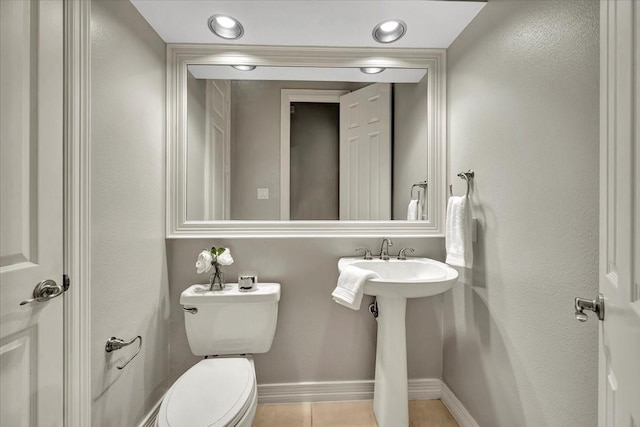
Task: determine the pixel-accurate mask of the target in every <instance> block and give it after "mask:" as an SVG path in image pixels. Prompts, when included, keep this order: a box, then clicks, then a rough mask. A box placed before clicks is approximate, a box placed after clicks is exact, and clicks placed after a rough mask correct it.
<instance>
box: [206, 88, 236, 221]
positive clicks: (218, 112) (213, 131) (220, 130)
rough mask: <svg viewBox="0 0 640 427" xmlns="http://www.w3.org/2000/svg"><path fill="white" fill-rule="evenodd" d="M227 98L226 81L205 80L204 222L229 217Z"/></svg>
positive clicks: (228, 102)
mask: <svg viewBox="0 0 640 427" xmlns="http://www.w3.org/2000/svg"><path fill="white" fill-rule="evenodd" d="M230 98H231V85H230V82H229V80H207V144H206V148H205V168H204V171H205V196H204V201H205V202H204V209H205V218H204V219H205V220H216V219H217V220H220V219H229V216H230V214H229V210H230V207H229V189H230V171H231V164H230V158H231V153H230V152H229V150H230V143H229V141H230V128H231V112H230V107H229V105H230V101H231V100H230Z"/></svg>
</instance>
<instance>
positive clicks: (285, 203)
mask: <svg viewBox="0 0 640 427" xmlns="http://www.w3.org/2000/svg"><path fill="white" fill-rule="evenodd" d="M349 92H351V91H349V90H342V89H326V90H325V89H282V90H281V91H280V220H282V221H288V220H289V217H290V214H291V212H290V202H291V201H290V200H289V196H290V195H289V192H290V191H291V187H290V184H291V182H290V181H291V175H290V173H291V170H290V169H291V158H290V157H291V114H290V112H291V103H292V102H315V103H323V102H327V103H334V104H339V103H340V97H341V96H342V95H344V94H347V93H349Z"/></svg>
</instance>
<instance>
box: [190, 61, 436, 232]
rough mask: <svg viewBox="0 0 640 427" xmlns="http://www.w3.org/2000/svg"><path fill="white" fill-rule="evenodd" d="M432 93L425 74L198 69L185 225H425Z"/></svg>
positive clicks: (193, 70) (193, 80)
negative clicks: (406, 222)
mask: <svg viewBox="0 0 640 427" xmlns="http://www.w3.org/2000/svg"><path fill="white" fill-rule="evenodd" d="M310 76H315V77H316V79H317V80H314V81H311V80H307V79H308V78H310ZM320 78H321V79H322V80H320ZM427 83H428V79H427V70H426V69H394V70H385V71H383V72H382V73H380V74H375V75H368V74H363V73H362V72H361V71H360V69H359V68H356V69H353V68H343V69H336V68H327V69H322V68H313V69H309V68H305V67H260V68H259V69H256V70H252V71H248V72H247V71H244V72H243V71H239V70H235V69H233V68H232V67H230V66H216V65H191V66H188V72H187V144H186V148H187V153H186V158H187V165H186V166H187V167H186V173H187V179H186V187H187V188H186V191H187V197H186V205H187V206H186V216H187V220H189V221H211V220H249V221H251V220H352V221H353V220H368V221H370V220H390V219H395V220H408V219H409V220H426V219H427V203H426V201H427V193H428V186H425V185H422V186H418V185H416V186H415V187H413V186H414V184H419V183H421V182H426V181H427V179H428V172H429V171H428V139H429V132H428V128H427V123H428V121H427V118H428V112H427V99H428V97H427V95H428V94H427ZM412 199H413V200H415V201H414V202H411V200H412ZM410 202H411V203H410Z"/></svg>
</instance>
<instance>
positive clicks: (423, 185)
mask: <svg viewBox="0 0 640 427" xmlns="http://www.w3.org/2000/svg"><path fill="white" fill-rule="evenodd" d="M416 187H418V188H422V189H423V190H426V189H427V187H428V184H427V181H420V182H418V183H416V184H413V185H412V186H411V195H410V198H411V199H413V189H414V188H416ZM419 197H420V193H418V198H419Z"/></svg>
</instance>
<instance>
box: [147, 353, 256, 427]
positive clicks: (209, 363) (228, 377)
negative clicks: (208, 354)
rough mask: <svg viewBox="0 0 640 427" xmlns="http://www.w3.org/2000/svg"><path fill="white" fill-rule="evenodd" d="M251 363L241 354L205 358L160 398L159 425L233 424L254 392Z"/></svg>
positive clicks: (220, 426)
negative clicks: (230, 356)
mask: <svg viewBox="0 0 640 427" xmlns="http://www.w3.org/2000/svg"><path fill="white" fill-rule="evenodd" d="M255 392H256V391H255V375H254V370H253V365H252V364H251V363H250V362H249V360H247V359H246V358H244V357H234V358H215V359H205V360H202V361H201V362H199V363H198V364H196V365H195V366H193V367H192V368H191V369H189V370H188V371H187V372H185V373H184V374H183V375H182V376H181V377H180V378H178V381H176V382H175V384H174V385H173V386H172V387H171V388H170V389H169V391H168V392H167V395H166V396H165V398H164V400H163V401H162V406H161V408H160V414H159V418H160V419H159V425H162V426H167V427H205V426H206V427H226V426H230V425H231V426H233V425H235V424H236V423H237V422H238V420H240V419H241V418H242V416H243V415H244V413H245V412H246V411H247V409H248V408H249V406H250V405H251V397H252V396H253V394H254V393H255Z"/></svg>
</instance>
